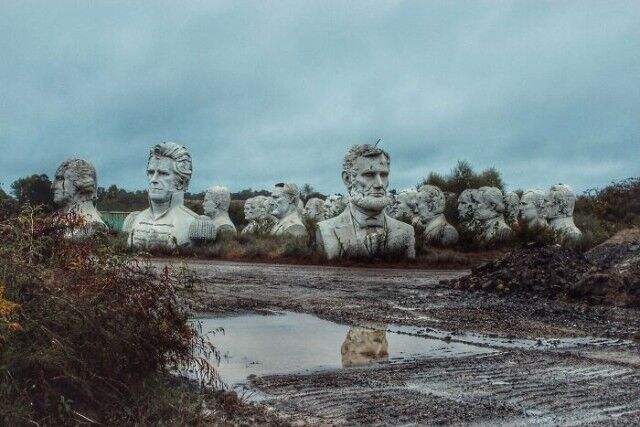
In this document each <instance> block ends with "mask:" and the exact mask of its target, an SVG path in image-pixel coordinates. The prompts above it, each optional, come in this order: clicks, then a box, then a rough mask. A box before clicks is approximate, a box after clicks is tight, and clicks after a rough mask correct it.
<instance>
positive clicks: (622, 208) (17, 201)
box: [0, 161, 640, 243]
mask: <svg viewBox="0 0 640 427" xmlns="http://www.w3.org/2000/svg"><path fill="white" fill-rule="evenodd" d="M423 184H430V185H435V186H437V187H439V188H440V189H442V190H443V191H444V192H445V194H447V205H446V210H445V215H446V217H447V219H448V220H449V221H451V222H452V223H454V224H455V223H457V212H456V206H457V197H458V195H459V194H460V193H461V192H462V191H463V190H464V189H467V188H480V187H482V186H491V187H497V188H500V189H501V190H503V191H504V190H505V187H506V185H505V182H504V180H503V178H502V176H501V174H500V172H498V171H497V170H496V169H495V168H488V169H485V170H482V171H479V172H478V171H476V170H474V168H473V167H472V165H471V164H470V163H469V162H467V161H459V162H458V163H457V164H456V165H455V167H453V168H452V169H451V171H450V172H449V173H448V174H437V173H433V172H432V173H429V174H428V175H427V176H426V177H425V178H423V179H422V180H420V181H419V182H417V183H416V188H418V187H420V186H421V185H423ZM10 189H11V191H10V193H8V192H6V191H4V190H3V189H2V188H1V187H0V219H2V218H6V217H7V216H9V215H10V214H11V213H12V212H16V210H17V207H18V206H19V205H22V204H31V205H39V206H41V207H42V209H43V210H44V211H51V210H53V209H54V206H53V197H52V193H51V180H50V179H49V177H48V176H47V175H45V174H40V175H38V174H34V175H30V176H26V177H24V178H20V179H18V180H16V181H14V182H13V183H12V184H11V186H10ZM300 192H301V196H302V200H303V201H306V200H308V199H309V198H311V197H318V198H321V199H324V198H326V195H324V194H322V193H319V192H317V191H316V190H315V189H314V188H313V187H312V186H311V185H310V184H304V185H303V186H301V187H300ZM515 192H516V193H518V194H519V195H520V194H522V191H521V190H516V191H515ZM97 193H98V200H97V206H98V209H99V210H101V211H112V212H113V211H116V212H130V211H135V210H143V209H146V208H147V207H148V205H149V201H148V199H147V192H146V191H143V190H136V191H128V190H125V189H123V188H119V187H117V186H116V185H111V186H109V187H108V188H104V187H98V192H97ZM204 194H205V193H204V191H202V192H199V193H186V194H185V203H186V205H187V206H188V207H189V208H191V209H192V210H194V211H195V212H197V213H202V200H203V199H204ZM269 194H270V192H269V191H268V190H254V189H251V188H248V189H244V190H242V191H239V192H235V193H231V199H232V203H231V207H230V209H229V214H230V216H231V219H232V220H233V221H234V223H236V224H237V225H239V226H242V225H244V224H245V223H246V221H245V219H244V212H243V205H244V201H245V200H247V199H249V198H250V197H254V196H258V195H265V196H267V195H269ZM574 218H575V222H576V225H577V226H578V227H579V228H580V229H582V230H583V231H584V232H585V234H586V235H588V236H589V238H590V240H592V241H593V242H596V243H597V242H600V241H603V240H605V239H606V238H607V237H609V236H611V235H612V234H614V233H616V232H617V231H619V230H621V229H623V228H629V227H634V226H640V177H636V178H627V179H624V180H621V181H618V182H612V183H611V184H610V185H608V186H605V187H603V188H601V189H591V190H588V191H585V192H584V193H583V194H581V195H578V196H577V200H576V208H575V212H574Z"/></svg>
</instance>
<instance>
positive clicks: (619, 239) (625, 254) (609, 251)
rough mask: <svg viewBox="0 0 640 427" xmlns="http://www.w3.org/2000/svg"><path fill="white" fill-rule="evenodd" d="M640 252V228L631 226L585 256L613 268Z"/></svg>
mask: <svg viewBox="0 0 640 427" xmlns="http://www.w3.org/2000/svg"><path fill="white" fill-rule="evenodd" d="M636 254H640V228H629V229H626V230H622V231H620V232H618V233H617V234H615V235H614V236H613V237H612V238H610V239H609V240H607V241H606V242H604V243H602V244H600V245H598V246H596V247H595V248H593V249H591V250H589V251H588V252H586V253H585V257H586V258H587V259H588V260H589V261H591V262H592V263H594V264H596V265H597V266H599V267H601V268H611V267H614V266H616V265H617V264H620V263H623V262H624V261H626V260H628V259H629V258H631V257H633V256H634V255H636Z"/></svg>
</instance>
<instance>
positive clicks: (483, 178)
mask: <svg viewBox="0 0 640 427" xmlns="http://www.w3.org/2000/svg"><path fill="white" fill-rule="evenodd" d="M424 184H429V185H435V186H436V187H439V188H440V189H441V190H442V191H444V192H449V193H454V194H460V193H461V192H462V191H463V190H466V189H467V188H480V187H484V186H489V187H498V188H499V189H500V190H503V191H504V182H503V181H502V177H501V176H500V173H499V172H498V171H497V170H496V169H495V168H489V169H485V170H484V171H482V172H480V173H476V172H475V171H474V170H473V167H472V166H471V164H470V163H469V162H467V161H464V160H460V161H458V164H457V165H456V166H455V167H454V168H453V169H452V170H451V172H450V173H449V174H447V175H444V176H443V175H440V174H437V173H435V172H431V173H430V174H429V175H428V176H427V177H426V178H424V179H423V180H422V181H421V182H419V183H418V184H417V186H416V188H419V187H420V186H422V185H424Z"/></svg>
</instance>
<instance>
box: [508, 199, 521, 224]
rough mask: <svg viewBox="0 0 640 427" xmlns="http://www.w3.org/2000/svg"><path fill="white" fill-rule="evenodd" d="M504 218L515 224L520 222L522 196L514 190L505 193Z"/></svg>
mask: <svg viewBox="0 0 640 427" xmlns="http://www.w3.org/2000/svg"><path fill="white" fill-rule="evenodd" d="M504 208H505V210H504V219H505V221H506V222H507V224H509V226H513V225H515V224H517V223H518V213H519V211H520V197H518V194H517V193H514V192H513V191H511V192H509V193H505V195H504Z"/></svg>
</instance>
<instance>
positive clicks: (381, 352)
mask: <svg viewBox="0 0 640 427" xmlns="http://www.w3.org/2000/svg"><path fill="white" fill-rule="evenodd" d="M340 354H341V355H342V366H343V367H345V368H349V367H352V366H362V365H367V364H369V363H373V362H384V361H387V360H388V359H389V343H388V342H387V327H386V325H376V326H371V327H362V326H352V327H351V328H349V332H348V333H347V337H346V338H345V340H344V342H343V343H342V347H341V348H340Z"/></svg>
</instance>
